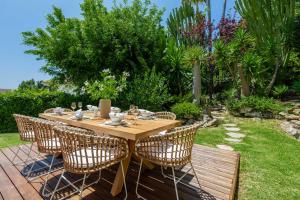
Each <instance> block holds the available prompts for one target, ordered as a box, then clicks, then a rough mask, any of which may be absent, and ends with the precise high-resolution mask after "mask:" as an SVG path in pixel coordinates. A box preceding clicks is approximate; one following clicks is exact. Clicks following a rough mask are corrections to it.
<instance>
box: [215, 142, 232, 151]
mask: <svg viewBox="0 0 300 200" xmlns="http://www.w3.org/2000/svg"><path fill="white" fill-rule="evenodd" d="M217 147H218V148H219V149H223V150H227V151H233V148H232V147H231V146H228V145H225V144H218V145H217Z"/></svg>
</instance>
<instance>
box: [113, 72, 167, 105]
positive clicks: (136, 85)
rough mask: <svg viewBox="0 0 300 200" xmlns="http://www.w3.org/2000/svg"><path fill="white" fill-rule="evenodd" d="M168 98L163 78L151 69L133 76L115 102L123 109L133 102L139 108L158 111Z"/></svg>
mask: <svg viewBox="0 0 300 200" xmlns="http://www.w3.org/2000/svg"><path fill="white" fill-rule="evenodd" d="M170 99H171V98H170V95H169V94H168V88H167V86H166V84H165V78H164V77H163V76H162V75H161V74H159V73H156V72H155V69H152V70H149V71H146V72H145V74H144V75H143V76H136V77H134V79H133V80H132V81H131V82H130V83H128V87H127V89H126V90H125V91H124V93H122V94H121V95H120V97H119V99H118V101H117V103H118V104H120V106H121V107H122V108H124V109H128V108H129V106H130V104H135V105H137V106H138V107H139V108H144V109H148V110H152V111H160V110H162V109H163V107H164V105H166V104H167V103H168V102H169V101H170Z"/></svg>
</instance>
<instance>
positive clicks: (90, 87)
mask: <svg viewBox="0 0 300 200" xmlns="http://www.w3.org/2000/svg"><path fill="white" fill-rule="evenodd" d="M128 76H129V74H128V73H127V72H123V73H122V75H121V76H120V78H119V79H117V78H116V77H115V76H114V75H112V74H111V72H110V70H109V69H105V70H103V71H102V72H101V73H100V79H99V80H96V81H94V82H92V83H91V82H88V81H87V82H86V83H85V90H86V92H87V93H88V94H89V95H90V96H91V98H92V99H93V100H99V99H100V101H99V109H100V114H101V117H102V118H108V117H109V113H110V108H111V100H115V99H116V98H117V97H118V95H119V93H120V92H122V91H123V90H124V88H125V87H126V80H127V77H128Z"/></svg>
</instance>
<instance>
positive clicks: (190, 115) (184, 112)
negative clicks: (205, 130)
mask: <svg viewBox="0 0 300 200" xmlns="http://www.w3.org/2000/svg"><path fill="white" fill-rule="evenodd" d="M171 110H172V112H174V113H175V114H176V116H177V118H179V119H199V117H200V116H201V113H202V110H201V108H200V107H199V106H197V105H196V104H194V103H189V102H183V103H177V104H175V105H173V106H172V108H171Z"/></svg>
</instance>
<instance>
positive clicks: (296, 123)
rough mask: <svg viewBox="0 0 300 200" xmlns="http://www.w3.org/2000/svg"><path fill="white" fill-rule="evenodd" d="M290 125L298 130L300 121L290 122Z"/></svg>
mask: <svg viewBox="0 0 300 200" xmlns="http://www.w3.org/2000/svg"><path fill="white" fill-rule="evenodd" d="M290 123H291V124H292V125H293V126H294V127H295V128H297V129H300V121H299V120H291V121H290Z"/></svg>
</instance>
